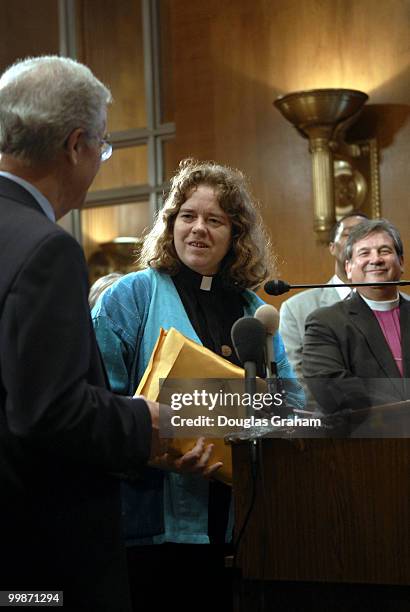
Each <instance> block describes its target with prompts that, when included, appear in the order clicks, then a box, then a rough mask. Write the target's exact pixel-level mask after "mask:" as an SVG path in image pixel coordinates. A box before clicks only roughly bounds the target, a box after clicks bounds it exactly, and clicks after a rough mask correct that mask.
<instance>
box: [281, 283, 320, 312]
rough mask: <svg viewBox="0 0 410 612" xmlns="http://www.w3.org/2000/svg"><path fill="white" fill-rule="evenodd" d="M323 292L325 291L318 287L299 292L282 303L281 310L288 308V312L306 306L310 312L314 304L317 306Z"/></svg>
mask: <svg viewBox="0 0 410 612" xmlns="http://www.w3.org/2000/svg"><path fill="white" fill-rule="evenodd" d="M323 291H326V289H322V288H320V287H317V288H315V289H306V291H301V292H300V293H298V294H297V295H292V296H291V297H290V298H288V299H287V300H285V301H284V302H282V306H281V309H282V308H284V309H286V308H289V309H290V310H294V309H300V308H304V307H305V306H306V305H308V306H309V307H310V309H311V310H312V308H314V307H315V306H314V305H315V304H317V305H319V301H320V298H321V296H322V294H323Z"/></svg>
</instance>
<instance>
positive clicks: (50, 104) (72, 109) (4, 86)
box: [0, 56, 111, 164]
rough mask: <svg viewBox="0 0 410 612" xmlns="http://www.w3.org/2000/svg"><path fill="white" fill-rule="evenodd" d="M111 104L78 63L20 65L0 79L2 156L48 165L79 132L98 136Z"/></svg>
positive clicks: (50, 59)
mask: <svg viewBox="0 0 410 612" xmlns="http://www.w3.org/2000/svg"><path fill="white" fill-rule="evenodd" d="M110 101H111V93H110V91H109V90H108V89H107V87H105V85H103V84H102V83H101V82H100V81H99V80H98V79H97V78H96V77H95V76H94V75H93V73H92V72H91V70H90V69H89V68H87V67H86V66H84V65H83V64H80V63H79V62H76V61H74V60H71V59H69V58H66V57H59V56H42V57H34V58H28V59H25V60H22V61H18V62H16V63H15V64H13V65H12V66H11V67H10V68H8V69H7V70H6V71H5V72H4V73H3V75H2V76H1V78H0V152H1V153H3V154H6V155H11V156H13V157H15V158H17V159H19V160H20V161H22V162H24V163H27V164H33V163H41V162H49V161H51V160H52V159H53V158H54V157H55V155H56V153H57V152H58V150H59V149H60V148H61V147H62V146H63V145H64V143H65V141H66V139H67V137H68V136H69V134H70V133H71V132H72V131H73V130H74V129H76V128H83V129H84V130H85V131H86V132H87V134H89V136H90V137H95V136H96V135H97V134H98V133H99V132H100V131H101V129H102V126H103V122H104V119H105V109H106V106H107V104H108V103H109V102H110Z"/></svg>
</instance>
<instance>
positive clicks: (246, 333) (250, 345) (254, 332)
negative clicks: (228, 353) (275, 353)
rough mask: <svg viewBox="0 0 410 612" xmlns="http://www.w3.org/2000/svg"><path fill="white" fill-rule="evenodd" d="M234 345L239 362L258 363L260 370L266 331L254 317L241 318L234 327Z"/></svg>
mask: <svg viewBox="0 0 410 612" xmlns="http://www.w3.org/2000/svg"><path fill="white" fill-rule="evenodd" d="M231 337H232V343H233V346H234V348H235V351H236V354H237V355H238V359H239V361H240V362H241V363H242V364H244V363H245V362H246V361H251V362H253V363H256V364H257V366H258V370H260V368H261V367H262V364H263V353H264V348H265V338H266V330H265V328H264V326H263V325H262V323H261V322H260V321H258V319H255V318H254V317H241V318H240V319H238V320H237V321H235V323H234V324H233V326H232V330H231Z"/></svg>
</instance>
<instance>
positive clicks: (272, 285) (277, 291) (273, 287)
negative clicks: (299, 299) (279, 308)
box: [263, 280, 290, 295]
mask: <svg viewBox="0 0 410 612" xmlns="http://www.w3.org/2000/svg"><path fill="white" fill-rule="evenodd" d="M263 288H264V289H265V291H266V293H267V294H268V295H282V293H287V292H288V291H289V290H290V285H289V283H286V282H285V281H283V280H271V281H268V282H267V283H265V285H264V287H263Z"/></svg>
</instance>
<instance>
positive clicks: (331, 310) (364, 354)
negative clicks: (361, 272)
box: [303, 293, 410, 412]
mask: <svg viewBox="0 0 410 612" xmlns="http://www.w3.org/2000/svg"><path fill="white" fill-rule="evenodd" d="M400 328H401V344H402V353H403V355H402V356H403V378H402V377H401V375H400V372H399V370H398V368H397V366H396V363H395V361H394V359H393V355H392V354H391V351H390V348H389V346H388V344H387V342H386V340H385V338H384V335H383V332H382V330H381V328H380V325H379V323H378V321H377V319H376V317H375V316H374V315H373V313H372V311H371V309H370V308H369V307H368V306H367V304H366V302H365V301H364V300H363V299H362V298H361V297H360V295H359V294H358V293H354V294H353V296H352V297H351V298H350V299H348V300H345V301H343V302H338V303H336V304H333V305H332V306H328V307H326V308H319V309H317V310H315V311H314V312H313V313H312V314H311V315H310V316H309V317H308V318H307V319H306V328H305V338H304V346H303V374H304V377H305V378H306V382H307V384H308V386H309V388H310V389H311V391H312V393H313V395H314V396H315V397H316V399H317V401H318V402H319V404H320V405H321V407H322V408H323V409H324V411H326V412H333V411H335V410H340V409H344V408H363V407H366V406H370V405H377V404H384V403H391V402H395V401H401V400H404V399H408V398H409V397H410V391H409V385H408V381H407V380H406V379H408V378H409V377H410V301H408V300H405V299H403V298H402V297H401V298H400Z"/></svg>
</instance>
